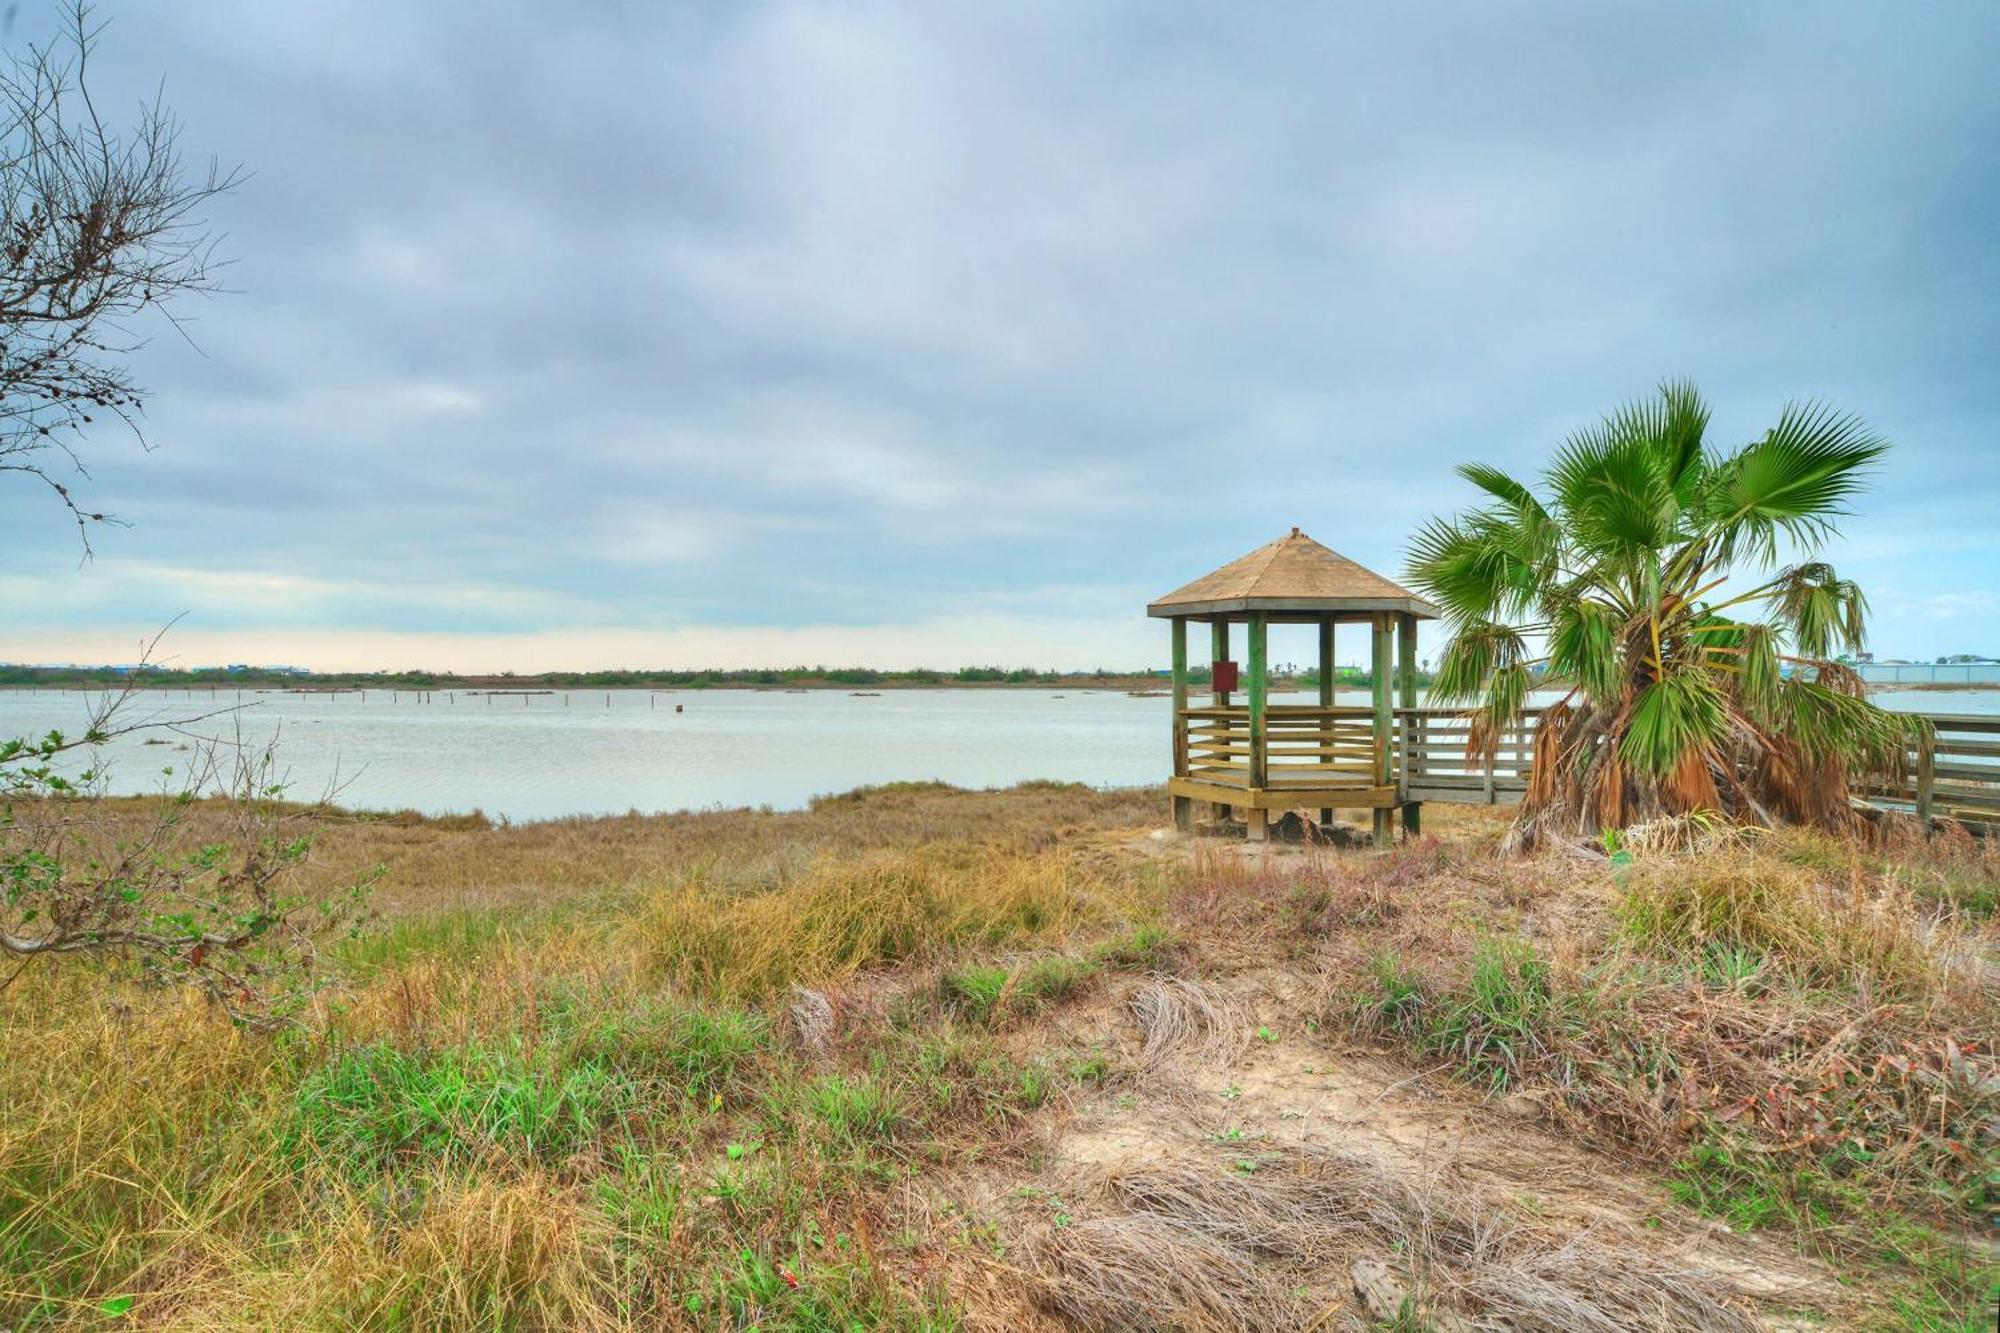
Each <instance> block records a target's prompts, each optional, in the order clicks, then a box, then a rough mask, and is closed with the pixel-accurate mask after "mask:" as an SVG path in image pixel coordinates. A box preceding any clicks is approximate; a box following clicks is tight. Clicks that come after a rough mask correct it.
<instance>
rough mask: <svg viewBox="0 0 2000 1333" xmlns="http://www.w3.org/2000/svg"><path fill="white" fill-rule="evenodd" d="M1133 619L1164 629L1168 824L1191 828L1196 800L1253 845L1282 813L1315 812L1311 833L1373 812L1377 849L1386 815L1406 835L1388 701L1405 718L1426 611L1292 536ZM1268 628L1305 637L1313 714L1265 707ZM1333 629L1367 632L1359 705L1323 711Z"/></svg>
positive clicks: (1412, 826)
mask: <svg viewBox="0 0 2000 1333" xmlns="http://www.w3.org/2000/svg"><path fill="white" fill-rule="evenodd" d="M1146 614H1147V615H1149V616H1155V617H1158V618H1160V619H1163V620H1167V621H1169V622H1171V624H1172V626H1173V664H1174V665H1173V676H1174V775H1173V778H1172V779H1171V780H1170V781H1169V782H1168V784H1167V791H1168V794H1169V795H1170V797H1171V798H1172V803H1173V812H1174V823H1175V824H1176V825H1177V826H1179V827H1180V828H1182V829H1192V828H1193V827H1194V803H1195V802H1196V801H1205V802H1209V803H1211V804H1213V805H1215V806H1218V807H1222V808H1225V809H1230V810H1239V811H1241V812H1242V813H1243V816H1244V821H1245V826H1246V829H1247V831H1248V835H1249V837H1250V838H1252V839H1254V840H1261V839H1263V838H1264V837H1265V836H1266V830H1267V829H1268V827H1269V824H1270V821H1271V820H1272V819H1273V818H1274V816H1275V814H1278V813H1282V812H1284V811H1287V810H1308V811H1310V810H1317V811H1318V812H1319V818H1320V821H1321V822H1322V823H1327V822H1330V821H1331V820H1332V818H1333V812H1334V811H1335V810H1341V809H1368V810H1372V811H1373V812H1374V824H1375V828H1374V833H1375V845H1376V846H1378V847H1386V846H1388V845H1389V844H1390V841H1391V837H1392V833H1393V827H1392V823H1391V821H1392V819H1393V817H1394V811H1395V809H1396V808H1397V807H1398V806H1399V805H1400V806H1401V807H1402V811H1403V827H1404V828H1405V829H1406V830H1408V831H1415V830H1416V829H1417V828H1418V826H1419V816H1420V813H1421V812H1420V808H1419V806H1418V804H1417V803H1416V802H1414V801H1409V800H1407V799H1406V798H1407V792H1406V791H1405V790H1404V789H1403V787H1402V786H1401V785H1400V784H1399V783H1398V781H1397V776H1396V766H1395V759H1394V753H1393V751H1394V747H1395V741H1396V736H1395V733H1396V723H1395V711H1394V708H1393V707H1392V706H1391V701H1392V699H1395V700H1396V702H1397V703H1398V704H1399V705H1400V707H1402V708H1404V709H1414V708H1415V707H1416V704H1417V621H1419V620H1427V619H1434V618H1435V617H1436V616H1437V608H1435V607H1433V606H1432V605H1431V604H1430V603H1428V602H1426V601H1424V600H1423V599H1422V598H1420V597H1418V596H1416V595H1415V594H1414V593H1412V592H1410V591H1409V590H1408V589H1407V588H1402V587H1399V586H1397V585H1396V584H1394V583H1392V582H1390V581H1389V580H1388V579H1385V578H1383V577H1382V576H1381V575H1380V574H1376V573H1374V572H1372V571H1370V570H1367V569H1363V568H1362V567H1361V566H1360V565H1357V564H1355V563H1354V562H1353V561H1352V560H1349V559H1348V558H1347V557H1346V556H1343V555H1341V554H1339V553H1338V552H1336V551H1331V550H1328V549H1327V548H1326V547H1324V546H1322V545H1320V544H1319V543H1318V542H1316V541H1314V540H1313V539H1312V538H1310V537H1308V536H1306V535H1305V534H1304V533H1302V532H1300V531H1299V530H1298V529H1297V528H1293V529H1292V530H1291V532H1290V533H1289V534H1288V535H1286V536H1283V537H1280V538H1278V540H1276V541H1274V542H1272V543H1270V544H1269V545H1268V546H1260V547H1258V548H1257V549H1256V550H1254V551H1252V552H1250V554H1248V555H1246V556H1244V557H1242V558H1241V559H1240V560H1233V561H1231V562H1230V563H1229V564H1226V565H1224V566H1223V567H1222V568H1221V569H1218V570H1216V571H1215V572H1214V573H1212V574H1205V575H1203V576H1202V577H1201V578H1198V579H1196V580H1195V581H1194V582H1193V583H1190V584H1188V585H1187V586H1186V587H1184V588H1180V589H1178V590H1176V591H1174V592H1170V593H1168V594H1167V595H1166V596H1165V597H1162V598H1160V599H1159V600H1158V601H1156V602H1154V603H1152V604H1151V605H1149V606H1148V607H1147V608H1146ZM1190 621H1202V622H1206V623H1207V625H1208V626H1209V634H1210V645H1211V653H1210V656H1211V659H1212V664H1211V667H1210V676H1209V687H1210V691H1211V698H1210V701H1209V702H1208V703H1207V704H1205V705H1200V706H1197V705H1195V704H1194V703H1193V702H1192V701H1191V700H1190V699H1189V697H1188V622H1190ZM1237 624H1240V625H1244V626H1246V627H1247V628H1248V636H1247V638H1248V642H1247V645H1246V647H1245V650H1244V651H1245V653H1246V655H1247V657H1248V661H1247V662H1246V663H1245V664H1244V667H1243V669H1242V670H1241V671H1240V672H1239V671H1238V669H1237V664H1236V662H1235V660H1234V659H1232V658H1231V656H1230V647H1229V641H1230V626H1231V625H1237ZM1273 624H1279V625H1293V624H1298V625H1314V626H1317V627H1318V630H1319V702H1318V703H1317V704H1273V703H1271V702H1270V700H1269V697H1268V695H1269V683H1270V681H1269V670H1270V662H1269V630H1270V627H1271V626H1272V625H1273ZM1344 624H1356V625H1367V626H1369V629H1370V634H1371V636H1372V640H1373V645H1372V646H1373V649H1374V652H1373V663H1374V671H1373V673H1372V674H1373V699H1372V707H1368V708H1338V707H1335V706H1334V693H1333V681H1334V661H1333V646H1334V630H1335V627H1336V626H1339V625H1344ZM1392 680H1393V685H1394V692H1393V693H1392V690H1391V686H1392ZM1239 687H1240V689H1241V694H1242V702H1241V703H1237V702H1235V700H1236V697H1237V693H1238V690H1239ZM1398 695H1399V696H1400V698H1399V699H1398V698H1397V696H1398Z"/></svg>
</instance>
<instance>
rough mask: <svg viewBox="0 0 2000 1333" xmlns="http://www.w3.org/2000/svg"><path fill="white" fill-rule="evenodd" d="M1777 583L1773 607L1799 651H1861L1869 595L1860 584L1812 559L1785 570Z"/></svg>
mask: <svg viewBox="0 0 2000 1333" xmlns="http://www.w3.org/2000/svg"><path fill="white" fill-rule="evenodd" d="M1777 585H1778V586H1777V591H1776V593H1775V594H1774V596H1773V601H1774V602H1775V610H1776V612H1777V614H1778V617H1779V619H1780V620H1781V621H1782V622H1783V623H1784V624H1785V626H1786V627H1787V628H1788V629H1789V630H1790V631H1791V635H1792V642H1793V644H1794V645H1795V646H1796V647H1797V648H1798V650H1799V651H1800V652H1801V653H1804V654H1805V655H1806V656H1808V657H1831V656H1833V654H1834V653H1835V652H1838V651H1847V652H1859V651H1861V647H1862V643H1863V641H1864V637H1865V633H1866V622H1867V618H1868V598H1867V597H1866V596H1865V595H1864V594H1863V593H1862V591H1861V585H1860V584H1858V583H1855V582H1853V581H1852V580H1850V579H1843V578H1841V577H1840V576H1839V575H1837V574H1835V573H1834V571H1833V566H1831V565H1828V564H1823V563H1821V562H1819V561H1811V562H1808V563H1806V564H1803V565H1799V566H1796V567H1794V568H1792V569H1788V570H1786V571H1785V572H1784V573H1783V574H1781V575H1779V577H1778V579H1777Z"/></svg>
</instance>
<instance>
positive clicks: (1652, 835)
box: [1624, 809, 1756, 856]
mask: <svg viewBox="0 0 2000 1333" xmlns="http://www.w3.org/2000/svg"><path fill="white" fill-rule="evenodd" d="M1755 833H1756V829H1755V828H1753V827H1751V826H1748V825H1745V824H1740V823H1738V822H1736V821H1734V820H1732V819H1730V818H1729V817H1728V816H1726V815H1724V814H1723V813H1722V812H1721V811H1719V810H1714V809H1709V810H1691V811H1689V812H1688V813H1687V814H1684V815H1662V816H1660V817H1659V818H1658V819H1653V820H1648V821H1647V822H1646V823H1644V824H1634V825H1633V826H1632V827H1631V828H1629V829H1626V830H1625V837H1624V845H1625V847H1626V848H1627V849H1628V850H1630V851H1631V852H1632V853H1633V854H1634V855H1635V856H1668V855H1686V854H1689V853H1701V852H1708V851H1714V850H1716V849H1718V848H1723V847H1735V846H1740V845H1741V844H1743V843H1745V842H1747V841H1749V839H1750V838H1751V837H1752V836H1753V835H1754V834H1755Z"/></svg>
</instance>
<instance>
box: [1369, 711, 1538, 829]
mask: <svg viewBox="0 0 2000 1333" xmlns="http://www.w3.org/2000/svg"><path fill="white" fill-rule="evenodd" d="M1541 715H1542V710H1541V709H1539V708H1529V709H1525V710H1523V712H1522V715H1521V720H1520V721H1519V722H1516V723H1515V724H1514V725H1513V726H1511V727H1509V728H1508V729H1507V730H1506V732H1505V733H1503V734H1502V735H1501V737H1500V740H1499V743H1498V744H1497V745H1495V746H1494V747H1493V753H1492V754H1491V755H1490V756H1485V757H1481V758H1478V759H1475V758H1474V757H1473V756H1472V752H1471V744H1472V720H1471V719H1470V718H1468V717H1467V716H1466V715H1465V713H1464V711H1463V710H1461V709H1456V708H1399V709H1397V710H1396V738H1397V746H1396V748H1397V756H1396V780H1397V783H1398V785H1400V786H1401V787H1402V789H1403V799H1404V800H1406V801H1449V802H1452V803H1454V804H1458V805H1512V804H1514V803H1515V802H1516V801H1518V800H1520V799H1521V796H1522V794H1523V793H1524V792H1526V791H1527V790H1528V770H1529V768H1530V766H1531V765H1532V764H1533V763H1534V758H1535V724H1536V723H1537V722H1538V721H1540V719H1541Z"/></svg>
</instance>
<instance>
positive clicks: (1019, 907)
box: [624, 851, 1138, 999]
mask: <svg viewBox="0 0 2000 1333" xmlns="http://www.w3.org/2000/svg"><path fill="white" fill-rule="evenodd" d="M1133 888H1134V886H1133V885H1132V884H1131V883H1130V882H1129V881H1128V880H1125V879H1122V878H1119V877H1115V876H1109V875H1106V874H1104V873H1102V872H1101V871H1099V870H1094V869H1091V868H1089V867H1087V866H1085V865H1083V864H1082V863H1080V862H1079V861H1078V860H1077V859H1076V858H1074V857H1070V856H1065V855H1063V854H1060V853H1043V854H1040V855H1036V856H1000V855H992V856H985V857H978V858H974V859H972V860H970V861H967V860H964V859H958V860H954V859H953V858H950V857H947V856H945V855H943V854H941V853H936V852H930V853H926V852H922V851H917V852H904V853H880V854H876V855H872V856H868V857H863V858H860V859H858V860H854V861H821V862H817V863H815V864H814V865H813V866H812V868H811V869H809V870H808V871H807V872H806V873H805V874H804V875H803V876H801V877H799V878H797V879H794V880H790V881H787V882H783V883H780V884H779V885H777V886H776V887H773V888H770V889H767V890H763V891H756V892H749V893H738V894H731V893H727V892H721V891H718V890H717V889H715V888H714V887H712V885H711V884H710V883H709V882H708V881H707V880H706V879H704V878H702V877H700V876H695V877H691V878H690V879H688V880H686V881H684V882H682V883H681V884H679V885H676V886H675V887H673V888H670V889H667V890H664V891H663V892H660V893H658V894H656V895H654V896H653V897H652V898H651V899H650V900H648V901H647V902H645V903H644V904H642V905H641V906H640V907H639V909H638V910H637V912H636V913H635V914H634V917H633V919H632V921H631V923H630V924H629V926H627V927H626V928H625V932H624V936H625V938H626V940H627V941H629V942H630V943H631V944H632V946H633V947H634V949H635V950H636V952H637V953H638V955H639V956H640V958H641V960H642V965H643V966H644V967H645V968H646V970H647V971H648V972H649V973H651V974H652V975H654V976H657V977H659V978H660V979H663V980H667V981H671V982H672V983H674V984H676V985H679V986H682V987H685V988H687V989H689V990H691V991H694V992H696V993H698V994H702V995H709V996H719V997H726V998H735V999H760V998H765V997H769V996H772V995H776V994H780V993H783V992H785V991H787V990H788V989H789V988H790V987H792V986H794V985H799V984H816V983H823V982H827V981H835V980H839V979H841V978H844V977H847V976H851V975H852V974H853V973H855V972H857V971H859V970H860V969H862V968H864V967H871V966H875V965H879V964H896V963H903V962H911V961H921V960H925V959H930V958H936V957H939V956H942V955H944V954H947V953H950V952H954V951H957V950H961V949H970V948H995V947H1006V946H1013V945H1021V944H1031V943H1044V942H1057V941H1062V940H1065V939H1067V938H1068V937H1069V936H1071V935H1072V934H1073V933H1075V932H1077V931H1079V930H1082V929H1084V928H1086V927H1109V926H1112V925H1115V924H1118V923H1121V922H1123V921H1125V920H1127V919H1128V918H1129V917H1130V916H1131V915H1132V914H1133V913H1134V911H1135V910H1136V909H1137V907H1138V903H1137V901H1136V898H1135V896H1134V892H1133Z"/></svg>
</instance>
